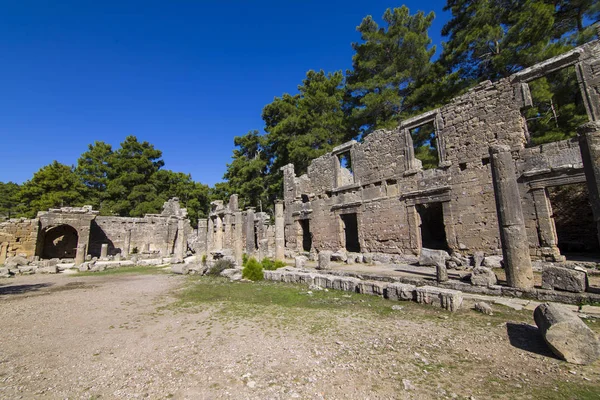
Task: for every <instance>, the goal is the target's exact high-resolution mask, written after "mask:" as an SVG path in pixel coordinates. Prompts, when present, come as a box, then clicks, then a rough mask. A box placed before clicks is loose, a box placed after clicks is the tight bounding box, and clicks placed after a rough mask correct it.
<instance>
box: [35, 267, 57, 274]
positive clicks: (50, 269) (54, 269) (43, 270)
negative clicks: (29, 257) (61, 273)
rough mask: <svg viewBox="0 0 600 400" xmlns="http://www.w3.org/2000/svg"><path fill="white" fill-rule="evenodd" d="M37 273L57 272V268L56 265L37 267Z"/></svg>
mask: <svg viewBox="0 0 600 400" xmlns="http://www.w3.org/2000/svg"><path fill="white" fill-rule="evenodd" d="M37 273H38V274H57V273H58V268H57V267H56V265H54V266H51V267H38V269H37Z"/></svg>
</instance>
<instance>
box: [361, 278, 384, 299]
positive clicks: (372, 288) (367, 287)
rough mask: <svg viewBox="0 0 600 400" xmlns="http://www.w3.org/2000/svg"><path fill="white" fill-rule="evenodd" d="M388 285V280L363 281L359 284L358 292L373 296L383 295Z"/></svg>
mask: <svg viewBox="0 0 600 400" xmlns="http://www.w3.org/2000/svg"><path fill="white" fill-rule="evenodd" d="M387 285H388V284H387V282H375V281H361V282H359V284H358V292H359V293H362V294H369V295H372V296H383V295H384V294H385V288H386V287H387Z"/></svg>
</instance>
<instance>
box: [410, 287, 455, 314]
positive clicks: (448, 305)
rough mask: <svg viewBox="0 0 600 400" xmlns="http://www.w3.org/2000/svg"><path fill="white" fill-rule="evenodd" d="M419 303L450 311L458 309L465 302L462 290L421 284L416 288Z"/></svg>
mask: <svg viewBox="0 0 600 400" xmlns="http://www.w3.org/2000/svg"><path fill="white" fill-rule="evenodd" d="M416 295H417V296H416V297H417V303H421V304H430V305H433V306H436V307H441V308H444V309H446V310H448V311H452V312H454V311H457V310H458V309H459V308H460V306H461V305H462V302H463V296H462V292H461V291H458V290H452V289H444V288H438V287H434V286H421V287H418V288H417V289H416Z"/></svg>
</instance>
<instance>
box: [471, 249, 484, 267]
mask: <svg viewBox="0 0 600 400" xmlns="http://www.w3.org/2000/svg"><path fill="white" fill-rule="evenodd" d="M484 258H485V254H483V251H476V252H475V254H473V267H475V268H479V267H481V265H482V264H483V260H484Z"/></svg>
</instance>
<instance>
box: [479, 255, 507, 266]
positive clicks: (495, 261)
mask: <svg viewBox="0 0 600 400" xmlns="http://www.w3.org/2000/svg"><path fill="white" fill-rule="evenodd" d="M502 260H503V259H502V256H486V257H485V258H484V259H483V266H484V267H487V268H502V262H503V261H502Z"/></svg>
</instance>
